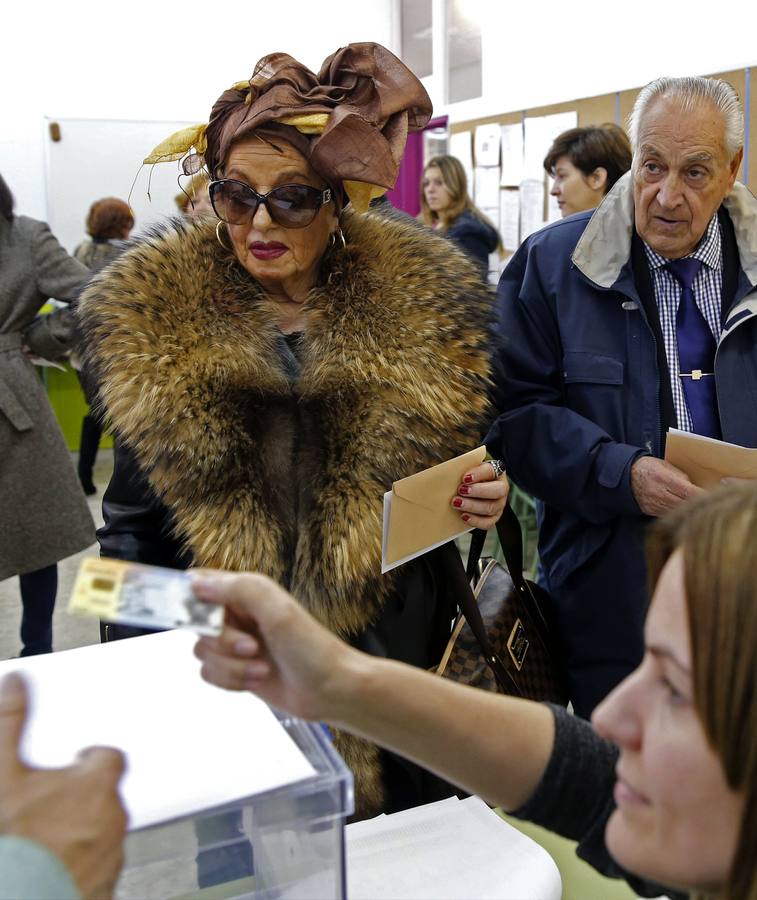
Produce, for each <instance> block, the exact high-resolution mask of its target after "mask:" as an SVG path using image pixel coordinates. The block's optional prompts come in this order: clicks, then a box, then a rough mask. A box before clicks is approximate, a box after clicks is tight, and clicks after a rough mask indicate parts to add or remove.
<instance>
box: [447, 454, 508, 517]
mask: <svg viewBox="0 0 757 900" xmlns="http://www.w3.org/2000/svg"><path fill="white" fill-rule="evenodd" d="M509 493H510V484H509V482H508V480H507V475H505V474H502V475H500V476H499V478H497V475H496V472H495V470H494V466H492V465H491V463H488V462H484V463H481V465H480V466H476V467H475V468H473V469H470V470H469V471H468V472H466V473H465V475H463V479H462V481H461V482H460V486H459V487H458V489H457V494H456V495H455V496H454V497H453V498H452V500H451V501H450V502H451V503H452V506H453V507H454V509H455V510H456V511H457V512H458V513H460V518H461V519H462V520H463V522H465V524H466V525H468V526H470V527H472V528H493V527H494V525H496V524H497V520H498V519H499V517H500V516H501V515H502V513H503V511H504V509H505V505H506V504H507V495H508V494H509Z"/></svg>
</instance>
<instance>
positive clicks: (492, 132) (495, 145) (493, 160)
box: [475, 122, 500, 167]
mask: <svg viewBox="0 0 757 900" xmlns="http://www.w3.org/2000/svg"><path fill="white" fill-rule="evenodd" d="M499 144H500V125H499V124H498V123H497V122H487V123H486V124H485V125H479V126H477V128H476V137H475V163H476V166H477V167H478V166H498V165H499Z"/></svg>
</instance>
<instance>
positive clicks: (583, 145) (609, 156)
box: [544, 122, 631, 193]
mask: <svg viewBox="0 0 757 900" xmlns="http://www.w3.org/2000/svg"><path fill="white" fill-rule="evenodd" d="M563 156H567V157H568V159H569V160H570V161H571V162H572V163H573V165H574V166H575V167H576V168H577V169H579V170H580V171H581V172H582V173H583V174H584V175H586V176H587V177H588V176H589V175H591V173H592V172H593V171H594V170H595V169H597V168H599V167H601V168H603V169H604V170H605V171H606V172H607V182H606V183H605V193H607V192H608V191H609V190H610V188H611V187H612V186H613V185H614V184H615V182H616V181H617V180H618V179H619V178H620V176H621V175H623V174H624V173H625V172H627V171H628V170H629V169H630V168H631V143H630V141H629V140H628V135H627V134H626V133H625V131H623V129H622V128H621V127H620V126H619V125H614V124H612V123H610V122H608V123H606V124H604V125H588V126H587V127H586V128H570V129H569V130H568V131H563V133H562V134H560V135H558V136H557V137H556V138H555V140H554V143H553V144H552V146H551V147H550V148H549V153H547V155H546V156H545V157H544V169H545V170H546V172H547V175H551V174H552V173H553V172H554V169H555V166H556V165H557V161H558V160H559V159H560V158H561V157H563Z"/></svg>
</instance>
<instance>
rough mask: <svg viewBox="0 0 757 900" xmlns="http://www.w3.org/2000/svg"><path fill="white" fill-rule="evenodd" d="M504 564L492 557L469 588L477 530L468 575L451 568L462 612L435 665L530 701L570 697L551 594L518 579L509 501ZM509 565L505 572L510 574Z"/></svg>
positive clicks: (515, 526) (517, 538) (447, 674)
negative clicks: (556, 635)
mask: <svg viewBox="0 0 757 900" xmlns="http://www.w3.org/2000/svg"><path fill="white" fill-rule="evenodd" d="M497 531H498V534H499V539H500V542H501V544H502V549H503V552H504V556H505V560H506V562H507V569H504V568H503V567H502V566H500V565H499V563H497V562H496V561H495V560H489V561H488V563H486V565H485V568H484V570H483V572H482V574H481V575H480V577H479V578H478V579H477V580H476V581H475V586H474V587H471V581H469V579H471V580H472V579H473V578H474V577H475V572H476V570H477V569H478V565H479V559H480V555H481V550H482V548H483V539H484V536H485V532H479V533H474V536H473V539H472V540H471V553H470V556H469V558H468V568H467V574H464V573H463V570H462V566H459V567H458V570H457V571H458V574H457V575H456V574H455V573H453V572H452V570H451V569H450V571H449V572H448V577H451V578H453V579H454V580H455V589H456V591H457V596H458V597H459V607H460V616H459V618H458V620H457V622H456V624H455V628H454V630H453V632H452V637H451V638H450V640H449V643H448V644H447V648H446V650H445V652H444V655H443V656H442V660H441V662H440V663H439V666H438V667H437V669H436V672H437V674H438V675H442V676H443V677H444V678H451V679H452V680H453V681H459V682H461V683H462V684H468V685H471V686H473V687H480V688H483V689H484V690H488V691H498V692H500V693H503V694H510V695H512V696H515V697H525V698H527V699H530V700H541V701H545V700H547V701H550V702H552V703H559V704H562V705H563V706H565V705H566V704H567V702H568V694H567V678H566V675H565V670H564V665H563V662H562V659H561V655H560V650H559V645H558V643H557V640H556V638H555V628H554V625H553V623H552V620H551V617H550V610H551V607H550V599H549V595H548V594H547V593H546V591H544V590H543V588H540V587H539V586H538V585H537V584H534V583H533V582H532V581H529V580H528V579H526V578H525V577H524V576H523V545H522V538H521V531H520V523H519V522H518V519H517V516H516V515H515V513H514V512H513V511H512V510H511V509H510V507H509V506H508V507H507V508H506V509H505V512H504V513H503V515H502V518H501V519H500V521H499V522H498V523H497ZM508 570H509V571H508Z"/></svg>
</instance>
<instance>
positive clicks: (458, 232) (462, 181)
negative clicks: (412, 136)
mask: <svg viewBox="0 0 757 900" xmlns="http://www.w3.org/2000/svg"><path fill="white" fill-rule="evenodd" d="M420 219H421V220H422V221H423V222H424V223H425V224H426V225H430V226H431V227H432V228H435V229H437V230H438V231H440V232H441V233H442V234H444V235H445V237H448V238H450V240H453V241H454V242H455V243H456V244H458V245H459V246H460V247H461V248H462V249H463V250H464V251H465V252H466V253H467V254H468V256H470V257H471V258H472V259H474V260H475V261H476V262H477V263H478V264H479V266H480V267H481V270H482V274H483V276H484V278H486V275H487V272H488V271H489V254H490V253H494V251H495V250H496V251H498V252H499V253H500V254H502V252H503V247H502V242H501V240H500V238H499V235H498V234H497V229H496V228H495V227H494V225H493V224H492V223H491V222H490V221H489V219H488V218H487V217H486V216H485V215H484V214H483V213H482V212H481V210H480V209H478V207H477V206H476V205H475V203H474V202H473V201H472V200H471V198H470V196H469V195H468V179H467V178H466V176H465V169H464V168H463V167H462V164H461V163H460V160H459V159H456V158H455V157H454V156H434V157H432V158H431V159H430V160H429V161H428V162H427V163H426V167H425V169H424V170H423V179H422V181H421V213H420Z"/></svg>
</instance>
